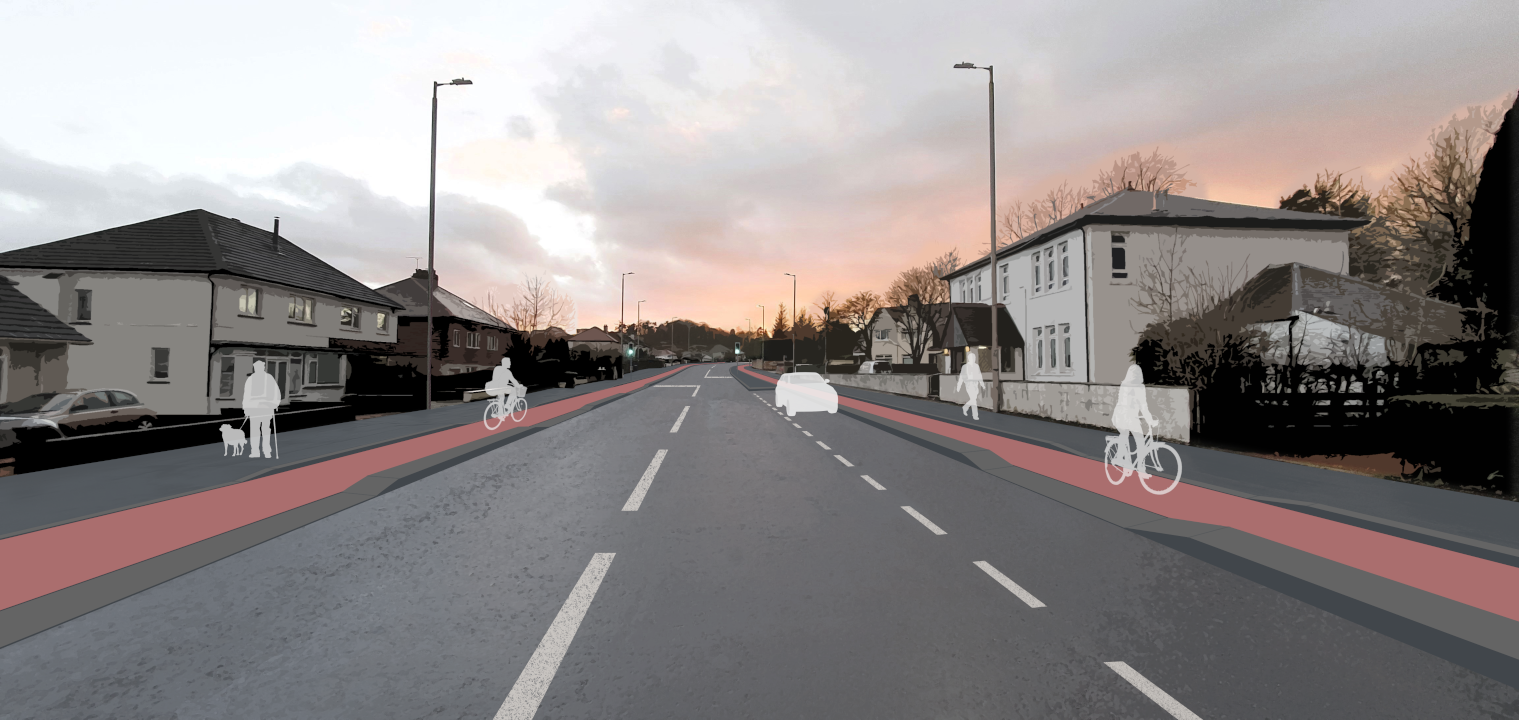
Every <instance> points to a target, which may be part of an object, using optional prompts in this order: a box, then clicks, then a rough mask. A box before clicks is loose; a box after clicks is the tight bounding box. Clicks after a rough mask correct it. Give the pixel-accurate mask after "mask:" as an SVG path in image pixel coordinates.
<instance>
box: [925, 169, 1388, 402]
mask: <svg viewBox="0 0 1519 720" xmlns="http://www.w3.org/2000/svg"><path fill="white" fill-rule="evenodd" d="M1366 222H1367V221H1366V220H1358V219H1352V218H1342V217H1335V216H1331V215H1320V214H1317V213H1306V212H1295V211H1291V210H1275V209H1271V208H1262V207H1254V206H1250V205H1237V204H1233V203H1224V202H1215V201H1212V200H1202V199H1198V198H1189V197H1181V196H1169V195H1167V194H1165V193H1151V192H1142V191H1137V190H1124V191H1120V192H1118V193H1115V194H1113V195H1110V196H1108V197H1106V198H1103V199H1101V200H1098V201H1097V202H1094V203H1092V204H1089V205H1086V206H1085V207H1083V208H1081V209H1080V210H1077V211H1076V212H1074V213H1072V214H1070V215H1067V216H1066V217H1064V218H1061V219H1060V220H1057V221H1056V222H1054V223H1052V224H1051V225H1050V226H1048V227H1046V228H1044V229H1042V230H1040V231H1038V232H1036V233H1033V234H1030V235H1028V236H1026V237H1024V238H1022V239H1021V240H1018V241H1017V242H1014V243H1012V244H1011V245H1009V246H1007V247H1004V248H1000V249H998V250H997V253H996V258H995V262H993V261H992V260H991V259H989V258H988V257H986V256H983V257H981V258H980V259H978V260H975V261H974V262H971V263H968V264H967V265H965V266H964V267H962V268H960V269H958V270H956V271H955V272H952V273H950V274H948V275H947V276H945V280H946V281H947V282H949V283H950V291H951V295H952V299H953V300H954V301H956V302H979V303H990V302H992V301H993V300H996V301H998V302H1001V303H1005V304H1006V305H1007V307H1008V310H1009V312H1010V313H1011V315H1012V317H1013V319H1014V320H1015V321H1016V323H1017V326H1018V328H1019V330H1020V331H1021V335H1022V337H1023V338H1024V340H1025V342H1026V343H1027V344H1028V345H1030V346H1032V347H1038V346H1039V345H1040V344H1041V343H1049V342H1051V341H1053V342H1055V343H1057V344H1058V346H1059V347H1060V348H1061V351H1060V352H1058V353H1057V354H1056V362H1055V363H1053V364H1051V363H1048V362H1045V363H1043V364H1042V366H1041V363H1039V362H1030V363H1027V373H1026V379H1028V380H1030V381H1034V382H1076V383H1110V384H1116V383H1118V382H1121V381H1122V380H1123V376H1124V373H1125V372H1126V371H1127V369H1128V366H1129V363H1130V351H1131V350H1133V348H1134V345H1135V343H1136V342H1137V341H1138V338H1139V334H1140V332H1141V331H1143V330H1144V328H1145V326H1146V325H1147V324H1148V323H1149V322H1150V321H1151V320H1152V317H1151V316H1150V315H1148V314H1147V313H1145V312H1144V311H1142V310H1140V309H1139V308H1137V307H1136V303H1137V302H1139V301H1140V300H1141V299H1142V297H1141V290H1142V288H1144V287H1145V286H1146V285H1147V283H1146V282H1145V279H1146V276H1147V273H1148V274H1150V275H1153V274H1154V273H1155V271H1157V270H1169V271H1175V272H1176V273H1185V272H1186V271H1188V270H1194V271H1196V272H1198V273H1203V274H1208V275H1210V276H1212V277H1213V278H1215V280H1217V278H1219V277H1221V276H1223V275H1228V276H1229V277H1230V278H1238V281H1243V279H1246V278H1250V277H1252V276H1254V275H1255V274H1257V273H1259V272H1260V271H1261V270H1262V269H1263V268H1265V267H1267V266H1269V265H1281V264H1288V263H1302V264H1304V265H1310V266H1313V267H1318V268H1326V269H1333V270H1337V271H1338V270H1343V269H1345V268H1346V267H1348V265H1349V238H1348V235H1349V232H1350V230H1351V229H1353V228H1355V227H1358V226H1360V225H1363V224H1365V223H1366ZM1238 281H1235V282H1238ZM1224 282H1226V283H1227V282H1230V281H1224ZM1149 284H1150V285H1153V283H1149ZM1045 346H1046V347H1048V345H1047V344H1046V345H1045ZM1066 347H1069V352H1067V351H1066V349H1065V348H1066ZM1044 356H1047V352H1046V353H1045V354H1043V355H1041V357H1044ZM1014 357H1015V358H1016V353H1014ZM986 369H988V370H990V369H991V368H989V367H987V368H986ZM1003 369H1004V370H1007V369H1009V368H1008V365H1006V364H1005V365H1004V366H1003Z"/></svg>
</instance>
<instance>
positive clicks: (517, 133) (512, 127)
mask: <svg viewBox="0 0 1519 720" xmlns="http://www.w3.org/2000/svg"><path fill="white" fill-rule="evenodd" d="M506 133H507V135H508V136H510V137H511V138H513V139H515V140H532V139H533V134H534V133H533V121H531V120H529V119H527V118H526V117H524V116H522V115H513V116H511V117H510V118H508V119H507V121H506Z"/></svg>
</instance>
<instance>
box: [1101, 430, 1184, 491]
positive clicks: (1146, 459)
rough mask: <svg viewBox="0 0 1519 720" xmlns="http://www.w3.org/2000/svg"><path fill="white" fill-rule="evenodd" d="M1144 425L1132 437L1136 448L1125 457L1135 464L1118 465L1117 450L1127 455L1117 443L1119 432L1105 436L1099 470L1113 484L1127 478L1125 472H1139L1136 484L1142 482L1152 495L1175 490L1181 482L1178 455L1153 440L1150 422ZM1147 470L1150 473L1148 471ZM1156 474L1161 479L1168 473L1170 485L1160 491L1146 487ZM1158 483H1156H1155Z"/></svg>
mask: <svg viewBox="0 0 1519 720" xmlns="http://www.w3.org/2000/svg"><path fill="white" fill-rule="evenodd" d="M1145 425H1147V426H1148V427H1147V428H1146V430H1145V433H1144V434H1143V435H1138V436H1136V437H1135V438H1134V440H1135V443H1137V444H1138V446H1139V447H1136V448H1135V449H1134V454H1133V455H1130V456H1129V457H1128V458H1125V459H1126V460H1131V461H1137V462H1133V465H1135V467H1125V466H1122V465H1119V464H1118V460H1119V458H1120V456H1119V453H1120V452H1123V453H1125V454H1127V453H1128V448H1127V447H1124V448H1122V449H1121V450H1120V443H1121V442H1122V440H1123V439H1124V436H1123V435H1109V436H1108V445H1107V449H1106V450H1104V451H1103V453H1102V461H1103V471H1104V472H1105V473H1106V474H1107V476H1108V482H1110V483H1113V484H1114V485H1118V484H1120V483H1122V482H1123V481H1124V480H1127V479H1128V478H1129V475H1131V474H1134V473H1136V472H1137V473H1139V484H1140V485H1143V486H1144V489H1146V490H1148V491H1150V493H1151V494H1154V495H1165V494H1166V493H1168V492H1171V491H1172V490H1175V489H1176V486H1177V485H1179V484H1181V455H1180V454H1178V453H1177V452H1176V448H1173V447H1171V446H1170V445H1167V444H1165V443H1163V442H1157V441H1156V440H1155V426H1154V424H1152V423H1150V422H1146V423H1145ZM1124 444H1127V443H1124ZM1151 470H1153V472H1149V471H1151ZM1114 475H1117V476H1118V479H1117V480H1114V479H1113V476H1114ZM1156 475H1160V476H1161V479H1162V480H1164V479H1165V476H1166V475H1170V476H1171V477H1172V478H1173V479H1172V480H1171V485H1170V486H1169V487H1167V488H1166V489H1164V490H1156V489H1155V488H1152V487H1150V483H1149V480H1150V478H1152V477H1155V476H1156ZM1160 484H1161V483H1156V485H1160Z"/></svg>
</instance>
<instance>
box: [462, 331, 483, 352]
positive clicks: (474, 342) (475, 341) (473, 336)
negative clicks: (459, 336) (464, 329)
mask: <svg viewBox="0 0 1519 720" xmlns="http://www.w3.org/2000/svg"><path fill="white" fill-rule="evenodd" d="M464 347H467V348H474V349H476V350H479V349H480V333H477V332H472V333H468V334H467V335H465V337H464Z"/></svg>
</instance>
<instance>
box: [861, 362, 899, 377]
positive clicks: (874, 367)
mask: <svg viewBox="0 0 1519 720" xmlns="http://www.w3.org/2000/svg"><path fill="white" fill-rule="evenodd" d="M889 372H891V363H889V362H886V361H884V360H866V361H865V362H862V363H860V369H859V370H856V371H855V374H856V375H881V374H884V373H889Z"/></svg>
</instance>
